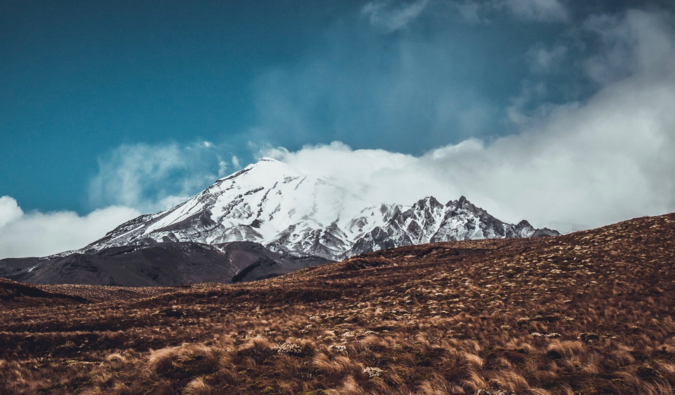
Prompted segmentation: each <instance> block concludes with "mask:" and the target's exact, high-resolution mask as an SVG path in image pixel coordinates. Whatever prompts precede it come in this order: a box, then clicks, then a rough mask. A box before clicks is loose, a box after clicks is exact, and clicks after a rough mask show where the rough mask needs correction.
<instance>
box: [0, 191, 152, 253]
mask: <svg viewBox="0 0 675 395" xmlns="http://www.w3.org/2000/svg"><path fill="white" fill-rule="evenodd" d="M138 215H140V213H139V212H138V211H136V210H134V209H131V208H128V207H118V206H112V207H107V208H104V209H99V210H94V211H92V212H91V213H89V214H87V215H85V216H80V215H78V214H77V213H75V212H72V211H60V212H51V213H41V212H37V211H35V212H28V213H24V212H23V210H21V208H20V207H19V205H18V204H17V202H16V200H15V199H13V198H12V197H9V196H3V197H0V258H9V257H12V258H18V257H29V256H46V255H51V254H56V253H59V252H63V251H67V250H72V249H78V248H82V247H84V246H85V245H87V244H89V243H91V242H93V241H95V240H97V239H99V238H101V237H103V236H104V235H105V234H106V233H107V232H109V231H111V230H112V229H114V228H115V227H116V226H117V225H119V224H121V223H123V222H124V221H128V220H130V219H132V218H134V217H136V216H138Z"/></svg>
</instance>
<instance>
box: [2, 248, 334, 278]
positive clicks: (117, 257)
mask: <svg viewBox="0 0 675 395" xmlns="http://www.w3.org/2000/svg"><path fill="white" fill-rule="evenodd" d="M326 262H327V261H326V260H325V259H321V258H297V257H292V256H282V255H280V254H277V253H273V252H271V251H269V250H267V249H266V248H264V247H263V246H261V245H260V244H256V243H251V242H234V243H226V244H219V245H206V244H199V243H157V244H153V245H149V246H124V247H113V248H106V249H103V250H100V251H98V252H95V253H88V254H80V253H74V254H71V255H66V256H63V257H51V258H21V259H5V260H2V261H0V276H2V277H6V278H10V279H13V280H17V281H22V282H27V283H33V284H91V285H120V286H134V287H139V286H169V285H173V286H176V285H189V284H192V283H202V282H219V283H232V282H242V281H253V280H260V279H263V278H270V277H274V276H278V275H281V274H285V273H288V272H290V271H294V270H298V269H302V268H305V267H308V266H312V265H316V264H322V263H326Z"/></svg>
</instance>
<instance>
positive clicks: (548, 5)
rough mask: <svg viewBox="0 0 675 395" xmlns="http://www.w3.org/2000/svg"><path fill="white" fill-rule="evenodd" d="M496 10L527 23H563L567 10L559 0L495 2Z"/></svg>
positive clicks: (505, 0)
mask: <svg viewBox="0 0 675 395" xmlns="http://www.w3.org/2000/svg"><path fill="white" fill-rule="evenodd" d="M494 4H495V7H496V8H497V9H505V10H507V11H510V12H511V13H512V14H513V15H515V16H516V17H518V18H520V19H523V20H528V21H540V22H564V21H566V20H567V10H566V9H565V6H563V5H562V3H561V2H560V1H559V0H497V1H496V2H495V3H494Z"/></svg>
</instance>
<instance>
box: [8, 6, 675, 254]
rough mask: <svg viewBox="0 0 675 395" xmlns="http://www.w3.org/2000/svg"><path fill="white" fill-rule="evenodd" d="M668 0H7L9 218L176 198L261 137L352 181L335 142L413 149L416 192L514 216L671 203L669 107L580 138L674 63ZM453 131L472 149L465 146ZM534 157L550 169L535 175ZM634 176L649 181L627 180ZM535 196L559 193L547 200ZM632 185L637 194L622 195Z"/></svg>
mask: <svg viewBox="0 0 675 395" xmlns="http://www.w3.org/2000/svg"><path fill="white" fill-rule="evenodd" d="M587 3H590V4H587ZM674 8H675V6H673V3H672V2H670V1H666V0H658V1H646V2H645V1H639V2H638V1H624V2H621V1H609V0H605V1H595V2H580V1H570V0H475V1H474V0H412V1H401V0H374V1H338V0H328V1H322V2H308V1H290V0H287V1H273V2H270V1H247V2H233V1H193V2H184V1H140V2H139V1H117V2H108V1H68V0H64V1H59V2H47V1H30V0H22V1H14V0H9V1H7V0H5V1H0V56H1V57H2V58H1V59H2V61H1V62H0V136H1V137H2V144H0V158H2V159H0V174H1V175H2V177H0V196H6V199H5V200H4V202H5V203H6V210H5V211H4V213H5V214H3V209H2V207H0V227H2V226H4V225H3V224H4V223H10V222H11V221H10V219H12V221H16V219H15V218H24V217H25V216H28V215H33V216H38V215H47V216H48V215H50V213H51V214H54V215H56V214H67V215H70V216H71V217H72V218H75V219H77V220H78V221H79V220H82V221H84V220H86V218H88V216H89V215H91V213H92V211H93V210H98V211H95V212H99V213H103V212H105V210H107V209H108V208H110V207H112V206H114V207H118V208H119V209H120V210H122V211H120V213H123V214H119V213H117V214H115V215H112V214H111V216H110V218H111V219H110V220H109V221H107V222H106V221H100V222H101V223H102V225H101V229H103V228H105V227H106V226H107V227H110V224H112V223H119V222H120V221H121V218H123V217H124V216H131V215H135V214H137V213H140V212H154V211H157V210H159V209H162V208H166V207H168V206H170V205H171V204H175V203H177V202H180V201H181V199H184V198H185V197H188V196H190V195H191V194H194V193H196V192H198V191H199V190H201V189H202V188H204V187H206V186H208V185H209V184H210V183H211V182H213V181H214V180H215V179H216V178H218V177H221V176H223V175H226V174H229V173H230V172H233V171H235V170H236V169H238V168H240V167H243V166H245V165H247V164H248V163H251V162H253V161H255V160H256V158H258V157H260V156H261V155H276V156H277V157H279V158H281V159H283V160H285V161H288V162H293V163H294V164H295V165H297V166H298V167H306V168H308V169H309V168H314V167H316V166H313V165H312V162H311V161H310V159H308V158H313V159H311V160H313V161H314V162H316V161H321V160H322V159H323V158H330V157H333V156H331V155H334V156H335V158H336V159H335V160H336V162H335V164H331V163H328V164H326V166H325V169H324V172H325V174H324V176H325V177H327V178H329V179H332V180H335V181H336V182H339V181H340V180H342V182H347V183H348V182H351V181H349V178H350V177H352V178H353V177H355V176H354V175H353V174H344V173H343V172H342V171H341V170H340V166H339V164H340V163H344V161H354V162H355V163H358V158H361V157H363V156H364V155H365V156H368V155H371V156H376V157H377V158H379V159H378V160H380V161H381V163H382V169H385V170H386V169H390V170H391V169H398V170H397V171H396V172H393V173H394V174H396V175H397V177H402V178H401V179H404V178H405V172H404V171H403V169H401V168H400V167H396V166H400V164H396V163H399V162H397V160H398V159H396V158H406V159H405V160H411V161H413V162H405V160H404V162H405V163H406V165H405V168H406V169H412V168H416V169H417V170H416V173H415V174H417V179H425V180H427V181H428V182H426V183H425V184H424V185H419V186H418V188H417V190H416V192H417V193H421V194H439V195H441V196H440V197H439V198H440V199H441V200H448V199H451V198H453V199H454V198H457V197H458V196H459V195H462V194H464V195H467V196H468V197H469V198H470V199H471V198H472V196H473V199H474V200H477V201H478V202H479V203H481V204H484V205H486V208H488V209H489V211H491V212H492V211H495V212H496V213H497V214H501V215H502V217H504V218H506V219H509V220H511V219H513V220H515V219H518V218H522V217H527V218H528V219H530V220H532V221H533V222H534V223H535V224H538V225H540V226H544V225H551V226H556V224H557V226H559V227H560V226H562V227H566V228H567V229H570V230H571V229H577V228H584V227H588V226H595V225H600V224H603V223H609V222H610V221H613V220H618V219H622V218H625V217H629V216H631V215H640V214H644V215H646V214H655V213H657V212H658V211H659V210H660V211H664V210H668V209H670V208H673V209H675V205H674V203H673V201H672V199H670V200H668V199H665V200H664V198H659V196H661V195H663V194H668V193H670V192H671V190H672V189H674V188H675V187H673V185H675V181H673V180H672V174H671V173H672V171H670V170H669V169H668V168H667V167H668V166H669V165H670V164H671V162H670V157H669V155H668V154H667V153H665V154H664V153H663V150H664V149H665V148H668V147H670V145H669V144H670V143H671V142H672V140H673V133H674V132H673V129H672V125H671V124H670V123H668V122H670V121H669V120H667V119H666V118H664V117H665V116H666V114H667V113H668V112H669V109H668V108H664V109H662V111H660V112H658V113H656V114H655V115H653V117H652V118H649V119H642V118H637V116H635V117H631V118H630V119H631V120H634V121H635V122H636V126H635V127H633V128H632V129H631V132H626V133H627V137H622V136H623V135H621V134H620V133H618V132H617V133H615V134H612V133H609V134H601V133H600V132H599V131H600V130H604V129H602V128H605V127H606V128H607V129H608V130H613V126H611V125H609V126H605V125H600V126H597V127H595V129H593V133H591V132H589V133H584V134H583V136H581V137H578V139H579V140H574V141H573V142H572V138H573V137H574V136H577V134H578V133H580V132H578V130H581V129H583V128H585V127H589V126H588V125H594V123H593V122H594V120H595V119H607V118H608V117H609V118H612V117H613V114H614V113H612V111H615V110H616V108H619V106H620V105H621V106H626V108H627V109H628V110H635V111H637V109H638V107H639V106H638V104H640V103H637V102H626V103H624V102H620V99H621V98H622V97H623V96H621V95H618V94H614V95H612V93H611V92H613V90H614V91H616V92H623V91H624V90H626V91H627V90H628V89H629V88H630V89H632V92H636V91H640V89H644V90H646V91H647V90H648V89H652V88H653V89H656V88H658V87H659V86H664V84H663V82H664V81H665V82H670V81H671V74H669V69H671V70H672V67H669V66H668V65H670V66H672V63H671V61H672V60H673V59H675V57H673V45H672V44H673V43H674V42H675V38H674V37H675V35H674V34H673V26H674V25H673V17H674V14H673V10H674ZM630 84H634V86H633V85H630ZM665 86H668V85H667V84H666V85H665ZM645 95H646V97H647V98H654V97H655V96H654V95H655V93H654V92H651V91H649V92H648V93H645ZM664 100H666V99H664ZM610 101H611V102H610ZM643 102H645V101H643ZM659 103H660V102H659ZM650 108H651V109H653V108H654V106H652V107H650ZM621 109H622V110H621V111H619V113H620V114H627V111H626V110H624V107H621ZM594 111H595V112H594ZM601 111H605V113H602V112H601ZM644 113H645V111H641V112H640V114H644ZM614 119H616V117H615V116H614ZM664 119H666V120H664ZM638 120H642V121H641V122H638ZM565 122H567V123H569V124H570V125H565V126H563V124H564V123H565ZM575 122H576V123H575ZM626 124H627V123H626V122H623V123H622V125H626ZM571 125H574V126H571ZM622 125H617V127H622ZM564 127H574V128H576V129H575V130H566V131H565V130H563V129H564ZM575 133H577V134H575ZM574 138H577V137H574ZM632 138H640V141H641V142H642V143H641V144H644V147H642V146H641V145H637V144H636V143H635V142H634V141H632V140H631V139H632ZM650 139H653V141H652V140H650ZM582 142H583V143H582ZM600 142H602V144H600ZM575 144H576V145H575ZM579 144H582V145H579ZM583 144H588V145H583ZM594 144H597V146H596V145H594ZM622 144H623V145H622ZM453 147H454V148H453ZM467 147H468V148H467ZM507 147H510V148H508V149H507ZM556 147H558V148H556ZM565 147H566V148H565ZM599 147H603V148H602V149H603V150H604V149H605V148H604V147H611V150H610V151H608V152H604V151H603V152H600V148H599ZM640 147H642V148H640ZM554 148H556V149H554ZM628 148H630V150H629V151H625V150H624V149H628ZM464 149H469V151H470V152H473V153H472V154H467V155H469V156H468V157H467V159H464V160H462V161H461V162H458V160H459V159H457V158H459V157H460V156H462V155H464V154H461V155H460V154H458V153H457V152H460V151H462V150H464ZM563 149H569V150H570V151H569V152H568V151H565V152H563ZM548 150H552V151H551V152H548ZM584 150H588V155H586V156H584V157H582V159H583V160H575V159H571V158H574V157H575V155H577V154H576V153H577V152H583V151H584ZM462 152H463V151H462ZM561 152H563V154H564V155H563V154H561ZM317 153H320V154H321V155H322V156H319V157H315V156H313V155H315V154H317ZM449 153H452V155H454V156H453V158H454V159H452V160H449V159H447V158H448V155H451V154H449ZM544 153H546V154H545V155H546V156H542V155H544ZM343 155H346V156H344V157H343ZM557 155H560V156H557ZM392 158H393V159H392ZM439 158H445V159H443V160H441V159H439ZM521 158H530V159H529V162H527V163H522V164H521V167H518V169H519V170H518V171H520V172H522V174H520V173H517V174H516V170H509V169H512V168H513V169H515V167H514V166H515V164H516V163H517V162H519V161H520V160H521ZM587 158H595V159H597V160H594V161H589V163H588V164H587V165H586V166H587V168H588V169H590V170H589V171H586V170H584V171H583V173H585V172H588V176H587V177H586V178H583V177H581V178H582V179H579V177H578V175H579V172H580V171H579V169H578V168H577V167H575V166H578V164H579V163H581V162H584V161H585V160H586V159H587ZM646 158H651V159H646ZM655 158H657V159H658V158H660V159H658V160H657V159H655ZM549 159H550V160H549ZM471 161H477V163H476V164H475V165H474V166H472V167H471V168H470V169H466V168H464V167H463V166H465V165H466V164H467V163H471ZM427 162H428V163H427ZM369 163H370V162H369ZM401 163H403V162H401ZM551 163H554V164H555V166H553V165H551ZM486 164H489V166H488V165H486ZM549 165H550V166H552V167H551V168H548V167H547V166H549ZM623 165H626V169H624V172H623V173H622V174H626V175H628V176H630V175H634V178H631V179H629V180H627V181H626V180H623V183H622V182H620V181H619V180H616V178H617V177H615V176H613V175H612V171H614V170H613V169H618V168H622V166H623ZM416 166H421V167H419V168H417V167H416ZM484 166H485V167H484ZM343 167H344V166H343ZM483 167H484V168H483ZM378 168H379V167H378ZM476 169H482V170H480V172H479V170H476ZM542 169H545V170H546V171H547V174H549V175H550V177H549V178H553V179H556V180H557V182H556V184H555V185H553V184H551V186H548V187H547V186H545V185H544V184H546V183H547V182H548V181H537V180H539V179H540V178H541V179H542V180H543V179H544V176H542V175H539V174H540V173H542V172H543V171H544V170H542ZM584 169H585V168H584ZM382 171H384V170H382ZM459 173H462V174H473V173H476V174H474V176H473V178H472V179H471V180H480V183H478V181H471V180H469V179H466V180H465V179H460V178H458V177H459V176H457V175H456V174H459ZM502 173H503V175H504V176H503V177H501V178H499V180H493V179H491V178H490V177H492V176H493V175H495V174H502ZM420 174H428V175H429V176H428V177H426V176H424V177H421V176H419V175H420ZM359 177H362V178H361V179H359V180H358V184H359V185H357V186H354V188H356V189H360V190H365V189H367V190H368V191H370V192H368V193H371V192H372V191H375V192H372V194H373V196H372V197H373V198H374V199H385V200H386V199H389V200H396V199H400V200H405V199H408V200H416V199H413V196H412V195H411V194H407V193H400V192H399V191H395V192H390V191H389V190H388V189H387V187H385V186H377V187H376V186H373V187H364V186H363V185H376V184H377V181H376V180H382V179H387V178H383V177H381V174H380V173H377V174H376V172H373V174H372V177H374V178H373V179H368V178H363V177H364V176H362V175H359ZM425 177H426V178H425ZM547 179H548V178H547ZM659 179H660V180H661V184H663V185H657V184H658V183H657V181H656V180H659ZM664 179H665V181H663V180H664ZM387 180H388V179H387ZM529 180H532V181H529ZM502 181H503V182H504V183H505V184H500V183H501V182H502ZM396 182H397V181H396V179H392V180H390V183H391V184H395V183H396ZM537 182H538V184H537ZM603 183H607V185H606V186H604V187H603V188H602V189H599V190H598V191H596V190H595V189H594V188H599V187H598V185H604V184H603ZM624 184H625V185H628V187H627V188H629V189H628V190H631V191H637V190H644V191H646V192H645V194H644V196H642V195H640V196H638V197H636V196H627V192H626V191H625V190H624V189H622V188H624V186H623V185H624ZM560 185H567V188H566V190H568V191H574V193H571V192H570V194H569V196H567V195H565V194H561V193H560V191H559V190H558V189H556V188H559V186H560ZM495 188H497V189H495ZM511 190H513V191H522V193H520V194H518V193H516V192H511ZM377 191H379V192H377ZM503 191H507V192H503ZM502 195H503V196H502ZM629 195H630V194H629ZM392 196H396V199H394V198H393V197H392ZM612 196H621V199H623V200H617V199H618V198H616V197H614V198H612ZM420 197H421V196H420ZM528 199H532V200H536V201H539V202H541V201H548V200H550V199H562V200H563V201H562V202H561V203H560V204H554V205H555V206H557V207H568V206H569V207H568V208H566V210H567V211H565V210H563V209H562V208H561V209H560V210H559V211H554V212H553V213H552V214H550V215H548V214H547V213H548V212H550V210H548V211H547V209H546V207H544V206H543V205H542V204H532V202H530V201H528ZM584 199H587V200H588V199H591V200H593V199H598V201H599V203H598V205H600V206H604V207H612V208H614V210H613V211H612V212H613V213H615V214H612V213H610V212H608V213H607V214H603V215H600V214H598V216H597V218H596V217H593V218H591V219H588V220H585V219H586V218H588V217H589V214H588V213H586V212H584V211H583V210H582V211H575V210H576V209H574V207H577V206H578V205H579V204H580V202H583V201H584ZM612 199H614V200H612ZM630 199H633V201H636V200H637V201H638V202H640V204H638V205H637V207H638V208H637V209H635V210H633V209H628V208H626V207H628V206H629V204H628V203H629V201H630ZM659 199H660V200H659ZM523 202H524V203H523ZM403 203H406V201H404V202H403ZM0 206H2V205H1V204H0ZM10 206H11V207H10ZM19 207H20V208H19ZM533 207H535V208H536V209H535V208H533ZM649 207H651V209H647V208H649ZM19 212H20V213H21V214H16V213H19ZM593 212H597V210H595V211H593ZM8 213H9V214H8ZM11 213H14V214H11ZM3 215H5V219H4V220H3V219H2V218H1V217H2V216H3ZM125 219H126V217H125ZM94 233H95V232H94ZM75 239H77V238H75ZM77 240H79V239H77ZM0 249H1V248H0ZM0 252H1V251H0Z"/></svg>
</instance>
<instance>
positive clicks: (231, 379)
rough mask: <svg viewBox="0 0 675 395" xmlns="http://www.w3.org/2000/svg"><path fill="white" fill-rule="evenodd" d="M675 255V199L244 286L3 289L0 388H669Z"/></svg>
mask: <svg viewBox="0 0 675 395" xmlns="http://www.w3.org/2000/svg"><path fill="white" fill-rule="evenodd" d="M674 262H675V214H669V215H664V216H659V217H650V218H638V219H634V220H631V221H626V222H622V223H619V224H615V225H611V226H607V227H604V228H600V229H593V230H589V231H583V232H576V233H572V234H569V235H564V236H558V237H548V238H528V239H489V240H472V241H460V242H442V243H434V244H425V245H416V246H406V247H400V248H396V249H392V250H383V251H377V252H373V253H369V254H364V255H361V256H357V257H353V258H350V259H347V260H345V261H342V262H337V263H332V264H327V265H322V266H316V267H310V268H307V269H303V270H298V271H295V272H293V273H289V274H287V275H284V276H279V277H275V278H272V279H267V280H262V281H255V282H247V283H241V284H229V285H228V284H213V283H210V284H194V285H193V286H191V287H183V288H173V289H172V288H154V287H153V288H136V289H134V290H132V292H131V293H129V291H128V289H122V288H117V287H100V286H64V285H38V286H31V287H28V288H30V289H38V290H42V291H44V292H47V293H50V294H55V293H59V294H61V295H70V296H72V297H81V298H86V299H87V302H86V303H77V304H75V305H76V308H74V307H73V306H72V305H68V306H62V305H59V304H58V303H51V304H50V303H47V302H45V303H43V304H34V305H32V307H29V308H26V307H25V305H23V304H20V303H21V302H20V301H19V300H18V299H12V300H6V301H5V300H3V303H0V316H1V317H2V320H0V344H2V345H3V347H0V363H1V365H0V367H2V369H0V377H2V380H0V393H3V394H4V393H7V394H13V393H50V394H72V393H115V394H126V393H152V392H154V393H170V394H171V393H188V394H189V393H215V394H261V393H271V394H275V393H315V394H331V393H337V394H366V393H368V394H370V393H372V394H391V393H393V394H397V393H398V394H401V393H403V394H410V393H416V394H425V393H426V394H448V393H450V394H452V393H454V394H472V395H475V394H553V395H558V394H570V393H575V394H670V393H672V389H673V387H675V264H674ZM4 284H5V283H3V282H2V281H0V294H1V293H2V292H3V291H2V289H3V286H4ZM10 287H16V283H10ZM38 299H39V300H45V301H49V299H48V298H37V299H36V300H38ZM27 334H28V335H27Z"/></svg>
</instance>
